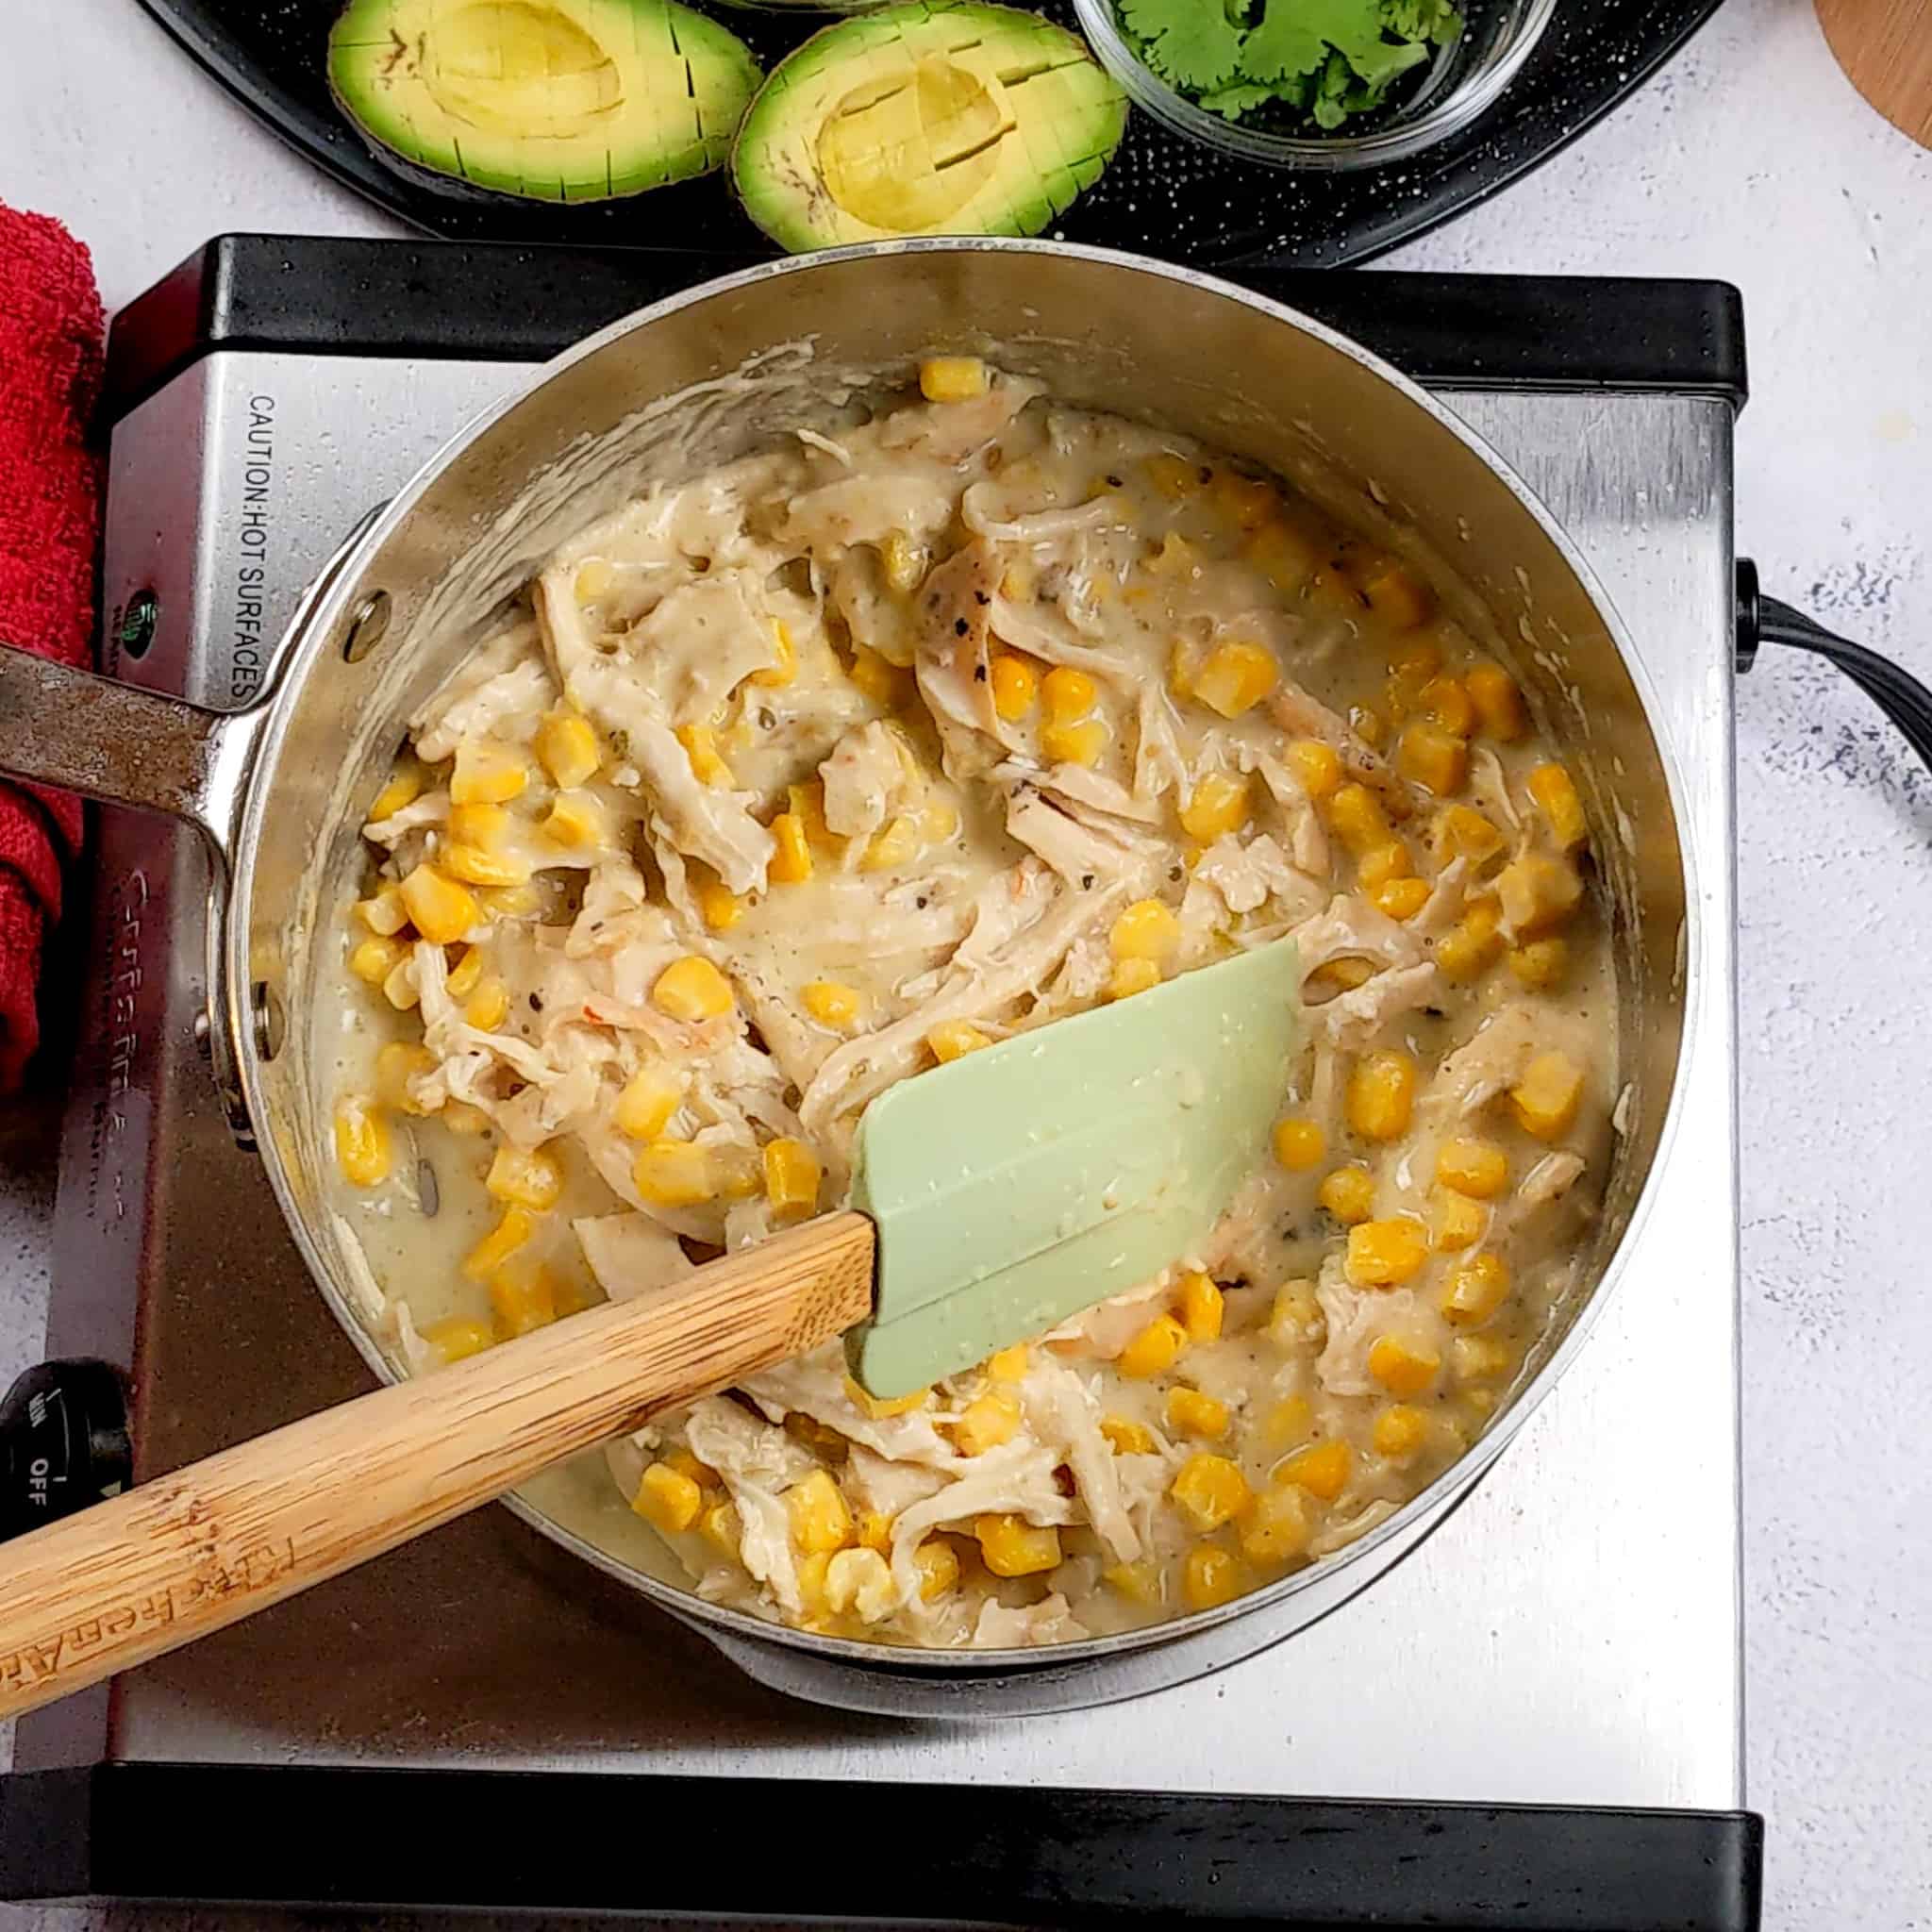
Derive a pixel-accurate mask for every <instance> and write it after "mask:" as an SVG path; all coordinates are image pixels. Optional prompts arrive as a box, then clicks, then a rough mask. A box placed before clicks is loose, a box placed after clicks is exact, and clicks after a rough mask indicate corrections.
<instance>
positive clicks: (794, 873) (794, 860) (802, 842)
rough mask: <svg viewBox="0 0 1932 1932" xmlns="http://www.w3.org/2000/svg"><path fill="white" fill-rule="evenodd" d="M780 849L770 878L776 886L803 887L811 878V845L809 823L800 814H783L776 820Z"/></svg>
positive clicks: (773, 832) (775, 831) (775, 830)
mask: <svg viewBox="0 0 1932 1932" xmlns="http://www.w3.org/2000/svg"><path fill="white" fill-rule="evenodd" d="M772 837H773V838H774V840H775V841H777V846H778V849H777V850H776V851H775V852H774V854H773V855H772V862H771V865H770V868H769V869H768V873H767V876H768V877H770V879H771V880H772V882H773V883H774V885H780V886H797V885H803V884H804V883H805V881H806V880H807V879H808V878H810V876H811V844H810V841H808V838H807V835H806V829H805V823H804V821H803V820H802V819H800V818H799V816H798V814H797V813H796V812H791V811H781V812H780V813H779V814H778V816H777V817H776V818H774V820H773V821H772Z"/></svg>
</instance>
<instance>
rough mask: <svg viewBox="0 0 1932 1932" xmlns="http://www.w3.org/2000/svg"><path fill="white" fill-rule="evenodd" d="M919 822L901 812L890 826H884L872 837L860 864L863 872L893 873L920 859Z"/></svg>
mask: <svg viewBox="0 0 1932 1932" xmlns="http://www.w3.org/2000/svg"><path fill="white" fill-rule="evenodd" d="M919 851H920V837H919V821H918V820H917V819H915V818H913V817H912V816H911V815H910V814H909V813H907V812H901V813H900V814H899V816H898V817H897V818H895V819H893V820H892V821H891V824H884V825H881V826H880V827H879V829H878V830H877V831H876V832H874V834H873V836H872V842H871V843H870V844H869V845H867V847H866V848H865V857H864V858H861V859H860V860H859V862H858V864H859V870H860V871H861V872H891V871H893V870H894V869H895V868H896V867H899V866H902V865H909V864H910V863H911V862H912V860H913V859H915V858H918V857H919Z"/></svg>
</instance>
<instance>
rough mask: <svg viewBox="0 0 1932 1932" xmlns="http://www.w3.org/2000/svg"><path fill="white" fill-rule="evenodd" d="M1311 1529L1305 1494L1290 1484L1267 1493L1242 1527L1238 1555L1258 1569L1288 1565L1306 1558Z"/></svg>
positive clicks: (1258, 1500) (1261, 1495)
mask: <svg viewBox="0 0 1932 1932" xmlns="http://www.w3.org/2000/svg"><path fill="white" fill-rule="evenodd" d="M1313 1526H1314V1525H1313V1524H1312V1523H1311V1522H1310V1520H1309V1516H1308V1505H1307V1498H1306V1495H1305V1493H1304V1491H1301V1490H1299V1489H1297V1488H1295V1487H1294V1486H1293V1485H1290V1486H1289V1487H1287V1488H1285V1489H1282V1488H1277V1489H1272V1490H1266V1491H1263V1492H1262V1493H1261V1494H1260V1495H1258V1496H1257V1497H1256V1498H1255V1507H1253V1508H1252V1509H1251V1510H1250V1511H1249V1512H1248V1514H1247V1517H1246V1518H1245V1520H1244V1521H1243V1522H1242V1524H1241V1555H1242V1556H1244V1557H1246V1558H1247V1559H1248V1561H1249V1562H1251V1563H1254V1564H1256V1565H1257V1566H1258V1567H1261V1568H1274V1567H1277V1566H1279V1565H1281V1564H1283V1563H1291V1562H1293V1561H1294V1559H1295V1558H1296V1557H1300V1556H1304V1555H1306V1554H1307V1547H1308V1535H1309V1532H1310V1530H1311V1529H1312V1528H1313Z"/></svg>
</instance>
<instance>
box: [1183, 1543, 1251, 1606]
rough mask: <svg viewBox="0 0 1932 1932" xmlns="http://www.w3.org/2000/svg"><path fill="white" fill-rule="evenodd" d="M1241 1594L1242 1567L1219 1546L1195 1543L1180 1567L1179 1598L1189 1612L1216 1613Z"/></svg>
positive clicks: (1231, 1553)
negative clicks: (1214, 1611)
mask: <svg viewBox="0 0 1932 1932" xmlns="http://www.w3.org/2000/svg"><path fill="white" fill-rule="evenodd" d="M1240 1595H1241V1565H1240V1563H1239V1562H1237V1561H1236V1560H1235V1557H1234V1554H1233V1552H1232V1551H1229V1550H1224V1549H1223V1548H1222V1547H1221V1545H1220V1544H1219V1543H1196V1544H1195V1545H1194V1547H1193V1548H1192V1549H1191V1550H1190V1551H1189V1552H1188V1554H1187V1559H1186V1560H1185V1561H1184V1562H1183V1563H1182V1565H1181V1598H1182V1601H1183V1602H1184V1603H1186V1605H1187V1607H1189V1609H1191V1610H1218V1609H1219V1608H1220V1607H1221V1606H1222V1605H1223V1604H1226V1603H1232V1602H1233V1601H1234V1600H1235V1598H1236V1597H1238V1596H1240Z"/></svg>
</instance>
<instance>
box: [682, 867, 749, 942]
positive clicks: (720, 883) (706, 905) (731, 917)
mask: <svg viewBox="0 0 1932 1932" xmlns="http://www.w3.org/2000/svg"><path fill="white" fill-rule="evenodd" d="M691 897H692V898H693V899H694V900H695V901H696V902H697V908H698V916H699V917H700V918H701V919H703V921H704V922H705V928H706V930H707V931H708V932H729V931H730V930H731V928H732V927H733V926H734V925H736V924H738V922H739V921H740V920H741V919H742V918H743V917H744V907H745V902H744V901H743V900H742V899H741V898H740V897H739V896H738V894H737V893H736V892H734V891H731V889H730V888H729V887H728V886H727V885H725V883H724V880H723V879H705V880H703V881H701V882H700V883H699V884H698V885H697V886H696V887H695V888H694V889H693V890H692V892H691Z"/></svg>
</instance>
